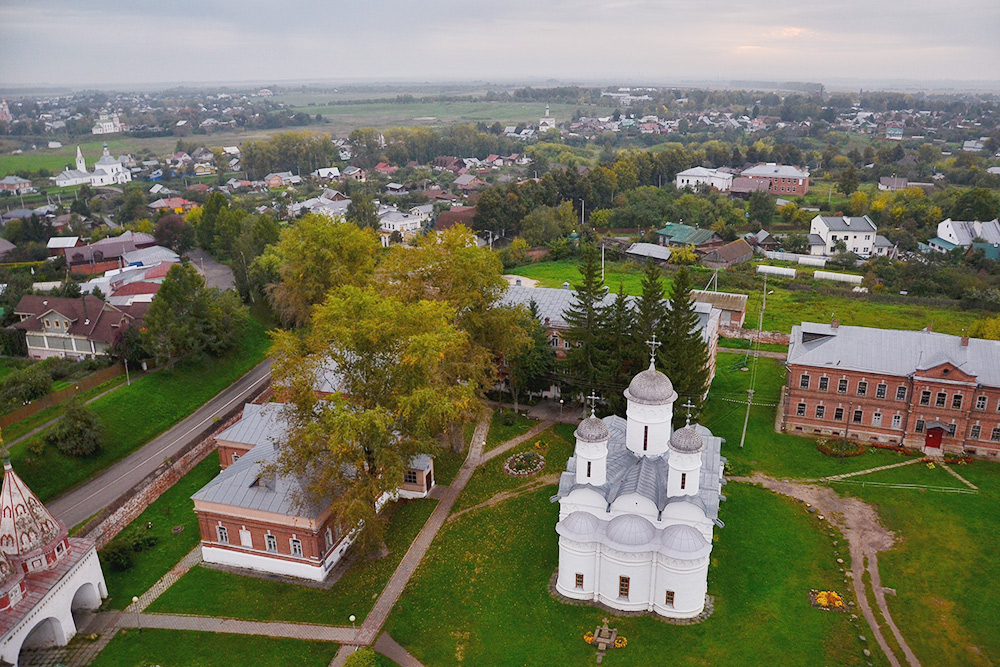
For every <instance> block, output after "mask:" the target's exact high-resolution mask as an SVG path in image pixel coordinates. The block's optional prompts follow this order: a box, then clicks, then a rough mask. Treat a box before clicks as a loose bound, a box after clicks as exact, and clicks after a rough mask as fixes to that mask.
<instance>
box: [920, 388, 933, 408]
mask: <svg viewBox="0 0 1000 667" xmlns="http://www.w3.org/2000/svg"><path fill="white" fill-rule="evenodd" d="M930 404H931V392H930V389H924V390H923V391H922V392H920V405H930Z"/></svg>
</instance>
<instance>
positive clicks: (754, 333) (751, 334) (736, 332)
mask: <svg viewBox="0 0 1000 667" xmlns="http://www.w3.org/2000/svg"><path fill="white" fill-rule="evenodd" d="M719 336H720V337H722V338H739V339H741V340H759V341H760V342H762V343H773V344H776V345H788V341H789V338H790V336H789V334H786V333H782V332H780V331H758V330H757V329H744V328H742V327H732V326H729V327H719ZM758 336H759V338H758Z"/></svg>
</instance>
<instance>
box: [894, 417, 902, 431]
mask: <svg viewBox="0 0 1000 667" xmlns="http://www.w3.org/2000/svg"><path fill="white" fill-rule="evenodd" d="M902 425H903V415H893V416H892V427H893V428H899V427H900V426H902Z"/></svg>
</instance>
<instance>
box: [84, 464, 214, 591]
mask: <svg viewBox="0 0 1000 667" xmlns="http://www.w3.org/2000/svg"><path fill="white" fill-rule="evenodd" d="M218 474H219V455H218V454H216V453H215V452H213V453H211V454H209V455H208V456H207V457H206V458H205V460H204V461H202V462H201V463H199V464H198V465H196V466H195V467H194V468H192V469H191V472H189V473H188V474H186V475H184V477H182V478H181V479H180V480H178V481H177V483H176V484H174V485H173V486H172V487H170V488H169V489H167V490H166V491H164V493H163V495H161V496H160V497H159V498H158V499H157V500H156V502H154V503H153V504H152V505H150V506H149V507H148V508H146V511H144V512H143V513H142V514H140V515H139V516H138V517H137V518H136V519H135V521H133V522H132V523H131V524H129V526H128V527H126V528H125V530H130V529H137V530H141V531H144V532H146V531H147V530H148V532H149V533H152V534H153V535H156V537H157V538H158V541H157V543H156V546H155V547H154V548H152V549H149V550H147V551H142V552H140V553H138V554H136V560H135V565H133V566H132V568H131V569H129V570H126V571H124V572H116V571H115V570H113V569H111V568H110V567H108V566H107V565H105V566H104V579H105V581H107V583H108V596H109V597H108V601H107V602H106V603H105V606H107V607H109V608H111V609H124V608H125V607H127V606H128V605H129V603H130V602H131V601H132V596H133V595H141V594H142V593H144V592H145V591H146V590H148V589H149V587H150V586H152V585H153V584H155V583H156V581H157V580H158V579H159V578H160V577H162V576H163V575H165V574H166V573H167V572H169V571H170V568H172V567H173V566H174V565H176V564H177V562H178V561H179V560H180V559H181V558H183V557H184V556H185V555H186V554H187V553H188V552H189V551H191V549H193V548H194V547H195V546H197V545H198V543H199V542H200V540H201V535H200V533H199V531H198V518H197V517H196V516H195V513H194V503H193V502H192V501H191V495H192V494H193V493H194V492H195V491H197V490H198V489H200V488H201V487H203V486H205V485H206V484H208V482H209V481H211V480H212V478H213V477H215V476H216V475H218ZM147 524H152V527H151V528H149V529H147V528H146V526H147ZM175 526H182V527H183V528H184V530H183V531H182V532H180V533H178V534H176V535H175V534H174V532H173V529H174V527H175ZM102 555H103V554H102Z"/></svg>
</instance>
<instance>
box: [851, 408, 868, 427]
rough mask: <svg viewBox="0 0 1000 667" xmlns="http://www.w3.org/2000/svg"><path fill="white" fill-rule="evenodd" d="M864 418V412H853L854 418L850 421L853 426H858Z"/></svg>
mask: <svg viewBox="0 0 1000 667" xmlns="http://www.w3.org/2000/svg"><path fill="white" fill-rule="evenodd" d="M864 417H865V413H864V411H862V410H855V411H854V417H853V418H852V421H853V422H854V423H855V424H860V423H861V420H862V419H864Z"/></svg>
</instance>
